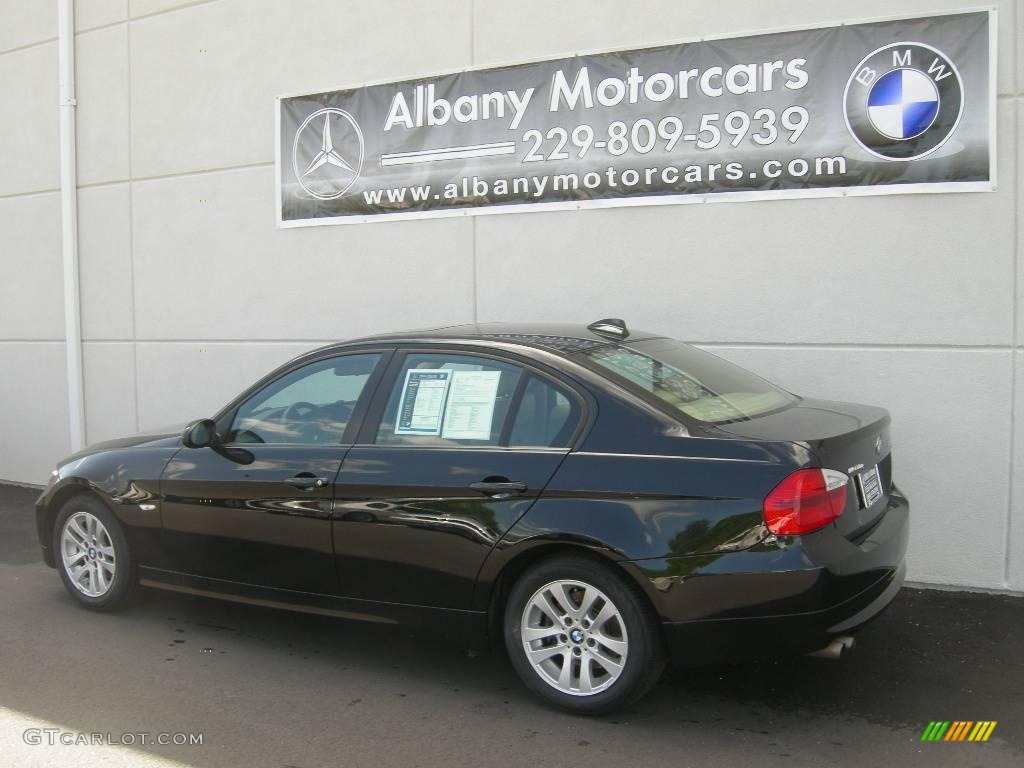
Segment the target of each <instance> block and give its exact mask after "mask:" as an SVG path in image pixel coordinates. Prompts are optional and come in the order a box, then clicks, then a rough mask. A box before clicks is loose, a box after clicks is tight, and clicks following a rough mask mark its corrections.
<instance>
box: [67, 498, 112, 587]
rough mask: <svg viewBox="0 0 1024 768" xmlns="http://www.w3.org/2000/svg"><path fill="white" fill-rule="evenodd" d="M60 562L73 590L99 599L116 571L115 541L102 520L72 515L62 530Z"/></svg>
mask: <svg viewBox="0 0 1024 768" xmlns="http://www.w3.org/2000/svg"><path fill="white" fill-rule="evenodd" d="M60 543H61V547H60V549H61V562H62V563H63V565H64V572H65V573H67V575H68V579H69V580H70V581H71V583H72V584H74V586H75V589H77V590H78V591H79V592H81V593H82V594H83V595H86V596H87V597H102V596H103V595H105V594H106V593H107V592H108V591H109V590H110V587H111V586H112V585H113V583H114V575H115V574H116V572H117V564H116V558H115V555H114V542H113V541H112V540H111V538H110V533H109V532H108V531H107V529H106V527H105V526H104V525H103V523H102V521H101V520H100V519H99V518H98V517H96V515H94V514H92V513H91V512H85V511H81V512H75V513H74V514H72V515H71V516H70V517H68V519H67V520H66V521H65V523H64V528H63V530H62V531H61V537H60Z"/></svg>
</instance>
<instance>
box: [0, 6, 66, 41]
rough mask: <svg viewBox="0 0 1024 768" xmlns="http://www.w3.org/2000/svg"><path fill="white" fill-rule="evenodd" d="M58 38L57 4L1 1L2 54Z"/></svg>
mask: <svg viewBox="0 0 1024 768" xmlns="http://www.w3.org/2000/svg"><path fill="white" fill-rule="evenodd" d="M56 36H57V3H56V2H53V3H49V2H39V1H38V0H36V1H35V2H32V1H31V0H29V2H26V0H0V53H3V52H4V51H8V50H10V49H11V48H20V47H22V46H25V45H32V44H33V43H38V42H40V41H42V40H49V39H51V38H54V37H56Z"/></svg>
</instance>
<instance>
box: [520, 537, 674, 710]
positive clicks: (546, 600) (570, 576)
mask: <svg viewBox="0 0 1024 768" xmlns="http://www.w3.org/2000/svg"><path fill="white" fill-rule="evenodd" d="M505 646H506V648H507V649H508V653H509V657H510V658H511V660H512V664H513V666H514V667H515V669H516V672H517V673H518V674H519V677H520V678H521V679H522V680H523V682H524V683H525V684H526V686H527V687H528V688H530V689H531V690H532V691H533V692H534V693H536V694H537V695H539V696H540V697H541V698H543V699H544V700H546V701H548V702H549V703H551V704H554V705H555V706H557V707H559V708H561V709H564V710H567V711H569V712H575V713H579V714H602V713H605V712H610V711H612V710H614V709H617V708H619V707H622V706H624V705H626V704H628V703H630V702H632V701H635V700H636V699H638V698H640V697H641V696H643V695H644V694H645V693H647V691H648V690H650V688H651V687H652V686H653V685H654V683H655V682H657V680H658V677H659V676H660V675H661V671H662V669H663V668H664V665H665V662H664V652H663V647H662V639H661V636H660V633H659V631H658V626H657V622H656V621H655V620H654V618H653V616H652V615H651V612H650V610H649V609H648V607H647V605H646V604H645V603H644V602H643V598H642V596H641V595H639V594H637V592H636V590H634V589H633V588H631V587H630V585H628V584H627V583H626V582H625V581H624V580H623V579H622V578H621V577H620V576H618V575H617V574H615V573H614V572H613V571H612V570H610V569H609V568H608V567H606V566H604V565H602V564H600V563H597V562H594V561H592V560H590V559H588V558H585V557H559V558H556V559H552V560H547V561H544V562H542V563H541V564H539V565H537V566H535V567H534V568H532V569H530V570H529V571H527V572H526V573H525V574H524V575H523V576H522V577H521V578H520V579H519V581H518V582H516V584H515V586H514V587H513V589H512V593H511V594H510V595H509V599H508V603H507V604H506V607H505Z"/></svg>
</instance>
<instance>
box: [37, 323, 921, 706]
mask: <svg viewBox="0 0 1024 768" xmlns="http://www.w3.org/2000/svg"><path fill="white" fill-rule="evenodd" d="M36 511H37V522H38V531H39V540H40V543H41V545H42V548H43V554H44V557H45V560H46V562H47V563H48V564H49V565H50V566H52V567H55V568H56V569H57V570H58V572H59V573H60V576H61V578H62V580H63V581H64V584H65V585H66V587H67V589H68V591H70V593H71V594H72V595H73V596H74V597H75V598H76V599H77V600H78V601H79V602H80V603H82V604H83V605H85V606H87V607H89V608H93V609H109V608H114V607H115V606H119V605H122V604H124V603H125V601H126V599H127V598H128V597H129V596H130V595H131V594H132V593H133V592H134V591H136V588H137V587H138V586H139V585H143V586H147V587H155V588H160V589H169V590H175V591H179V592H185V593H189V594H192V595H205V596H210V597H219V598H224V599H228V600H236V601H243V602H248V603H255V604H259V605H266V606H276V607H280V608H289V609H293V610H300V611H310V612H315V613H319V614H327V615H332V616H338V617H343V618H349V619H361V620H366V621H375V622H387V623H400V624H405V625H413V626H417V627H422V628H434V629H440V630H444V631H447V632H454V633H456V634H458V635H459V636H462V637H465V638H467V642H468V643H469V644H475V643H477V642H481V641H486V640H487V639H488V638H490V639H492V640H493V639H499V640H501V641H503V642H504V645H505V647H506V649H507V652H508V654H509V657H510V658H511V660H512V663H513V665H514V667H515V669H516V671H517V672H518V674H519V675H520V677H521V678H522V680H523V682H524V683H525V684H526V685H527V686H528V687H529V688H530V689H531V690H533V691H534V692H535V693H536V694H538V695H539V696H540V697H542V698H543V699H545V700H547V701H548V702H550V703H553V704H555V705H557V706H559V707H562V708H564V709H567V710H570V711H574V712H581V713H598V712H607V711H609V710H611V709H613V708H616V707H619V706H621V705H623V704H625V703H627V702H630V701H632V700H634V699H636V698H637V697H639V696H641V695H643V694H644V693H645V692H646V691H647V690H648V689H649V688H650V687H651V686H652V685H653V684H654V683H655V681H656V680H657V679H658V677H659V675H660V673H661V671H662V669H663V667H664V665H665V663H666V661H668V660H671V661H673V662H674V663H676V664H679V665H695V664H707V663H711V662H721V661H732V660H740V659H746V658H752V657H757V656H766V655H778V654H785V653H804V652H812V651H817V650H821V649H824V648H829V649H831V650H832V651H835V650H836V649H838V648H840V647H845V646H847V645H848V644H849V643H851V642H852V639H851V637H850V636H851V635H852V633H853V632H854V631H855V630H856V629H857V628H859V627H860V626H862V625H863V624H864V623H865V622H867V621H868V620H870V619H871V618H873V617H874V616H875V615H877V614H878V613H879V612H880V611H881V610H882V609H883V608H885V606H886V605H888V603H889V602H890V601H891V600H892V599H893V597H894V596H895V594H896V592H897V591H898V590H899V588H900V585H901V584H902V581H903V574H904V565H903V562H904V553H905V550H906V546H907V533H908V504H907V500H906V499H905V498H904V497H903V496H902V495H901V494H900V493H899V492H898V491H897V490H896V488H895V486H894V485H893V481H892V458H891V454H890V444H889V416H888V414H887V413H886V411H884V410H882V409H880V408H874V407H870V406H864V405H853V404H849V403H838V402H829V401H823V400H811V399H804V398H800V397H797V396H795V395H792V394H790V393H788V392H785V391H783V390H781V389H779V388H778V387H775V386H773V385H771V384H769V383H768V382H766V381H764V380H762V379H760V378H758V377H757V376H755V375H753V374H751V373H749V372H747V371H745V370H743V369H741V368H739V367H737V366H735V365H732V364H730V363H727V362H725V361H723V360H721V359H719V358H717V357H715V356H713V355H711V354H708V353H706V352H703V351H700V350H698V349H696V348H694V347H692V346H688V345H686V344H683V343H680V342H677V341H673V340H672V339H668V338H665V337H662V336H658V335H656V334H651V333H644V332H639V331H632V332H631V331H630V330H629V329H627V328H626V326H625V324H624V323H623V322H622V321H620V320H604V321H599V322H597V323H593V324H591V325H590V326H588V327H587V328H584V327H575V326H569V327H563V326H552V327H548V326H530V325H472V326H459V327H453V328H444V329H439V330H433V331H425V332H424V331H420V332H411V333H402V334H392V335H387V336H377V337H373V338H365V339H359V340H355V341H349V342H345V343H342V344H335V345H331V346H328V347H324V348H322V349H318V350H316V351H314V352H310V353H308V354H305V355H302V356H301V357H299V358H297V359H295V360H292V361H291V362H289V363H286V364H285V365H283V366H282V367H280V368H279V369H278V370H276V371H274V372H273V373H271V374H270V375H268V376H266V377H265V378H263V379H262V380H261V381H259V382H257V383H256V384H254V385H253V386H252V387H250V388H249V389H248V390H246V391H245V392H243V393H242V394H241V395H239V396H238V397H237V398H236V399H235V400H233V401H232V402H231V403H229V404H228V405H226V406H225V407H224V408H223V409H222V410H221V411H220V412H219V413H218V414H216V415H215V416H214V417H213V418H212V419H202V420H199V421H195V422H193V423H192V424H190V425H189V426H188V427H186V428H185V430H184V432H181V431H175V432H168V433H163V434H153V435H147V436H140V437H133V438H127V439H122V440H115V441H111V442H107V443H103V444H99V445H94V446H91V447H90V448H88V449H87V450H84V451H81V452H80V453H77V454H75V455H74V456H71V457H69V458H67V459H65V460H64V461H62V462H61V463H60V465H59V466H58V468H57V469H56V470H54V472H53V474H52V476H51V478H50V483H49V485H48V487H47V489H46V490H45V491H44V492H43V494H42V496H41V497H40V499H39V501H38V502H37V506H36Z"/></svg>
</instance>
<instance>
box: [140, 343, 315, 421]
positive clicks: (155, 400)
mask: <svg viewBox="0 0 1024 768" xmlns="http://www.w3.org/2000/svg"><path fill="white" fill-rule="evenodd" d="M314 346H315V345H312V344H246V343H238V344H221V343H213V344H205V345H202V346H200V345H199V344H193V343H169V342H148V343H145V342H144V343H140V344H139V345H138V352H137V354H138V361H137V365H138V381H139V428H140V429H142V430H150V429H157V428H161V427H164V426H167V425H176V424H179V423H184V422H187V421H191V420H193V419H201V418H206V417H209V416H213V415H214V413H216V412H217V411H218V410H220V409H221V408H222V407H223V406H225V405H227V403H228V402H229V401H230V400H231V399H232V398H234V397H235V396H236V395H238V394H239V393H240V392H241V391H242V390H244V389H245V388H246V387H248V386H249V385H250V384H252V383H253V382H254V381H256V380H257V379H259V378H260V377H262V376H263V375H264V374H267V373H269V372H270V371H272V370H274V369H275V368H277V366H279V365H281V364H282V363H285V362H287V361H288V360H290V359H292V358H293V357H295V356H296V355H299V354H301V353H303V352H306V351H308V350H309V349H312V348H313V347H314Z"/></svg>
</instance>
